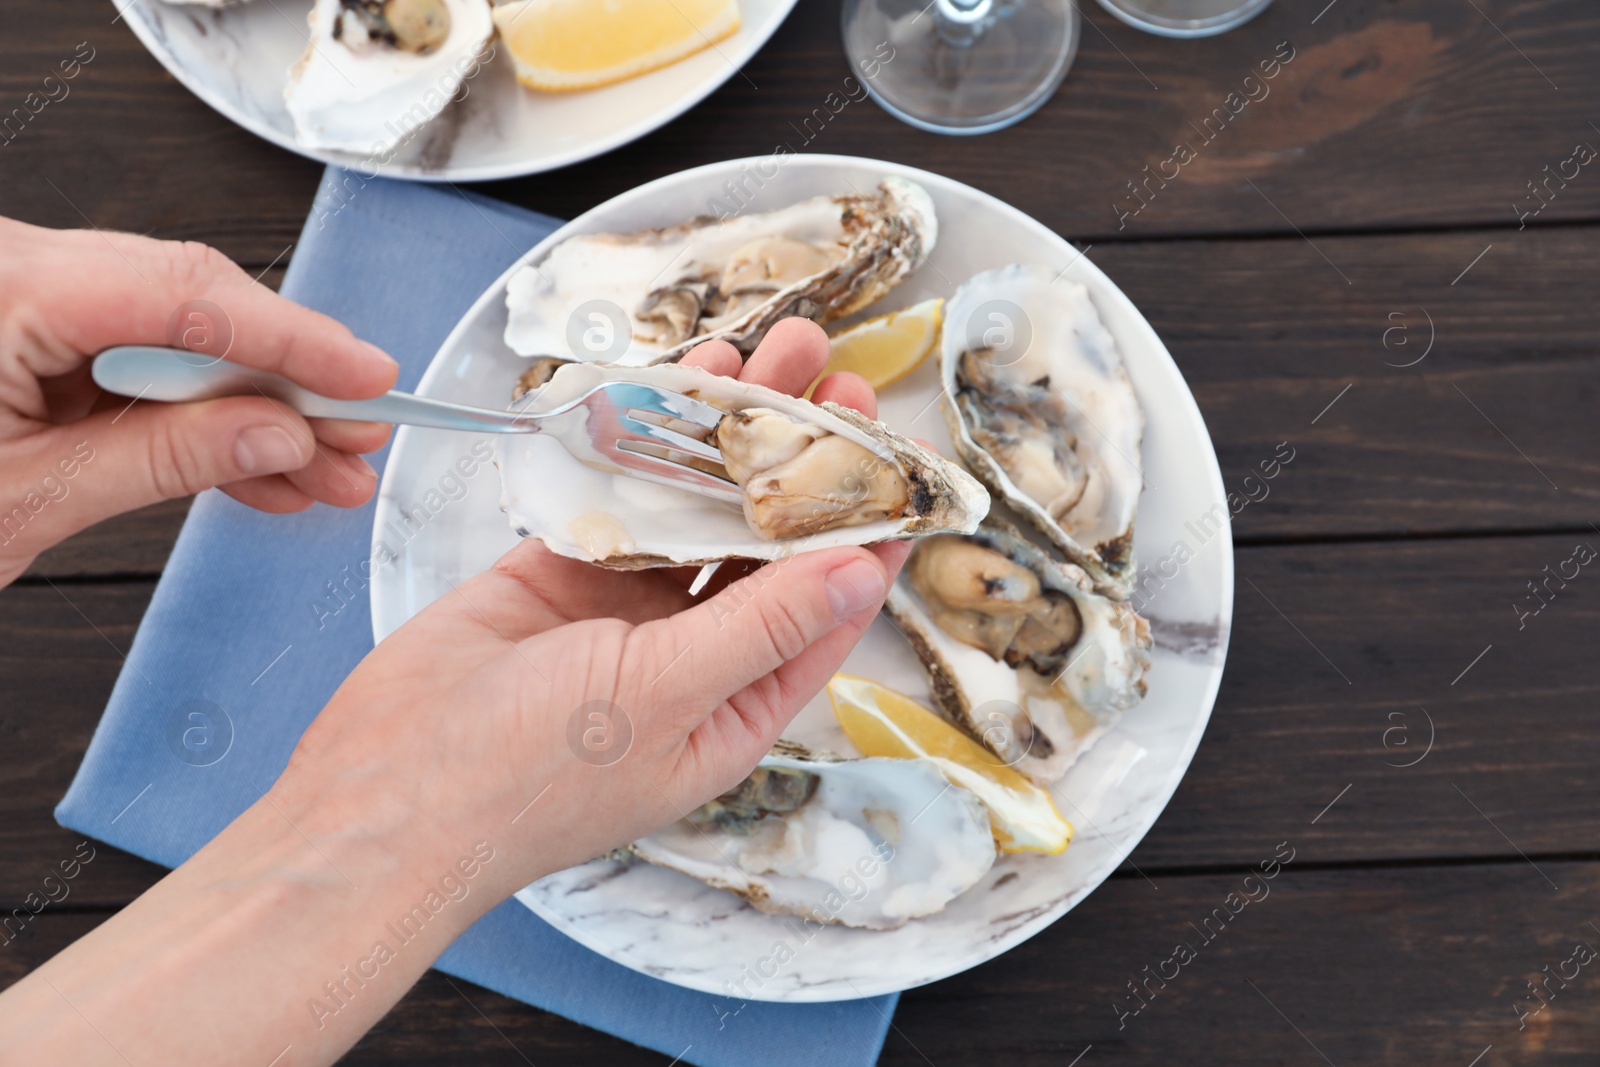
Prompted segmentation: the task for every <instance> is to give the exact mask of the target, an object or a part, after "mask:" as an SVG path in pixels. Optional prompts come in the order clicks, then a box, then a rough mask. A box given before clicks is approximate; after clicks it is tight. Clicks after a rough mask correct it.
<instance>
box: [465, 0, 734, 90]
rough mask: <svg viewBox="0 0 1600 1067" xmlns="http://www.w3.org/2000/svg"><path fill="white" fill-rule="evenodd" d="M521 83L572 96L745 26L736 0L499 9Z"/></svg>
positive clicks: (585, 2) (573, 2) (636, 0)
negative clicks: (575, 91)
mask: <svg viewBox="0 0 1600 1067" xmlns="http://www.w3.org/2000/svg"><path fill="white" fill-rule="evenodd" d="M494 24H495V25H496V26H497V27H499V29H500V36H501V38H502V39H503V40H504V41H505V46H506V50H507V51H509V52H510V53H511V60H512V63H513V65H514V66H515V67H516V71H517V80H518V81H520V82H521V83H522V84H523V85H526V86H527V87H528V88H530V89H542V90H545V91H547V92H568V91H571V90H574V89H593V88H595V87H596V86H600V85H610V84H611V83H612V82H618V81H622V80H623V79H625V78H632V77H634V76H635V75H638V74H643V73H645V72H646V71H650V70H655V69H656V68H657V67H664V66H666V65H667V64H669V63H676V62H677V61H678V60H680V59H682V58H684V57H685V56H688V55H692V54H693V53H695V52H698V51H700V50H701V49H702V48H709V47H710V46H711V45H713V44H716V43H717V42H718V41H720V40H722V39H723V38H725V37H727V36H729V35H730V34H732V33H733V32H734V31H735V30H737V29H738V28H739V4H738V0H514V2H513V3H509V4H501V5H499V6H497V7H496V8H495V9H494Z"/></svg>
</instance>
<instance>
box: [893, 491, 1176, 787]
mask: <svg viewBox="0 0 1600 1067" xmlns="http://www.w3.org/2000/svg"><path fill="white" fill-rule="evenodd" d="M885 610H887V611H888V613H889V615H890V617H891V618H893V619H894V620H895V622H896V623H897V624H898V625H899V627H900V629H901V632H902V633H904V634H905V635H906V638H907V639H908V640H909V641H910V642H911V645H912V647H913V648H914V649H916V652H917V654H918V656H920V657H921V659H922V661H923V663H924V664H925V665H926V666H927V668H928V671H929V675H930V677H931V681H932V690H933V696H934V700H935V702H936V703H937V704H938V705H939V709H940V710H941V711H942V712H943V713H944V714H945V715H946V716H947V717H948V718H949V719H950V720H951V721H952V722H954V723H955V724H956V725H958V726H961V727H963V728H965V729H966V730H968V731H969V732H970V733H972V734H973V736H975V737H977V738H978V739H979V740H981V741H982V742H983V743H984V744H985V745H987V746H988V747H989V748H990V749H991V750H992V751H994V752H995V753H996V754H997V755H998V756H999V757H1000V758H1001V759H1002V760H1003V761H1004V762H1005V763H1007V764H1009V765H1011V766H1014V767H1016V768H1017V770H1019V771H1022V772H1023V773H1024V774H1027V775H1029V776H1030V777H1032V778H1033V779H1035V780H1036V781H1039V782H1043V783H1049V782H1052V781H1055V780H1056V779H1058V778H1060V777H1061V775H1062V774H1064V773H1065V772H1066V770H1067V768H1068V767H1070V766H1071V765H1072V764H1073V763H1074V762H1075V761H1076V760H1077V759H1078V757H1079V756H1081V755H1082V754H1083V753H1084V752H1086V751H1087V750H1088V749H1089V747H1090V746H1091V745H1093V744H1094V743H1095V741H1097V740H1098V739H1099V738H1100V737H1101V735H1103V734H1104V733H1105V732H1106V731H1107V730H1109V729H1111V727H1112V726H1114V725H1115V724H1116V721H1117V719H1118V718H1120V717H1121V714H1122V712H1123V711H1124V710H1126V709H1127V708H1130V707H1132V706H1133V705H1135V704H1137V703H1138V702H1139V701H1140V700H1141V699H1142V698H1143V697H1144V694H1145V680H1144V676H1145V672H1146V671H1147V670H1148V669H1149V667H1150V652H1149V650H1150V643H1151V641H1150V627H1149V624H1148V623H1146V622H1145V620H1144V619H1142V618H1140V617H1139V616H1138V615H1137V614H1135V613H1134V611H1133V609H1132V608H1130V607H1128V606H1127V605H1126V604H1122V603H1118V602H1116V601H1113V600H1110V599H1108V598H1106V597H1104V596H1101V595H1100V594H1098V593H1096V592H1094V590H1093V583H1092V582H1091V581H1090V579H1089V576H1088V575H1087V574H1085V573H1084V571H1083V570H1082V569H1080V568H1078V567H1076V566H1074V565H1072V564H1070V563H1068V564H1063V563H1059V562H1057V561H1056V560H1054V559H1052V558H1051V557H1050V556H1049V554H1048V553H1046V552H1045V551H1044V550H1043V549H1041V548H1039V547H1038V546H1037V545H1035V544H1033V543H1032V542H1031V541H1029V540H1027V539H1026V538H1024V537H1023V536H1022V534H1021V533H1020V532H1019V531H1018V530H1017V529H1016V528H1015V527H1011V526H1009V525H1007V524H1005V523H1003V522H1001V521H999V520H997V519H993V518H991V519H989V520H987V521H986V522H985V523H984V524H983V525H982V526H981V527H979V529H978V530H977V532H976V533H974V534H971V535H969V536H957V535H944V536H939V537H932V538H929V539H927V540H925V541H921V542H919V543H918V544H917V546H916V547H915V548H913V549H912V552H911V558H910V559H909V560H908V561H907V562H906V567H905V570H904V571H902V572H901V575H900V578H899V580H898V581H896V582H895V585H894V588H892V589H891V590H890V591H889V599H888V603H887V605H886V609H885Z"/></svg>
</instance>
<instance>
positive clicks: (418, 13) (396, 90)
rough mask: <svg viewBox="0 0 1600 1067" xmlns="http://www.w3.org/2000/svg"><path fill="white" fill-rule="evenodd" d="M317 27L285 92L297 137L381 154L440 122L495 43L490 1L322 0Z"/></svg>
mask: <svg viewBox="0 0 1600 1067" xmlns="http://www.w3.org/2000/svg"><path fill="white" fill-rule="evenodd" d="M310 21H311V30H310V36H309V39H308V44H307V45H306V51H305V54H304V55H302V56H301V57H300V59H299V61H298V62H296V63H295V65H294V66H293V67H292V68H291V69H290V71H289V81H288V84H287V85H286V86H285V87H284V90H283V96H284V102H285V104H287V105H288V109H289V115H290V117H291V118H293V119H294V136H295V140H296V141H297V142H299V143H300V144H302V145H304V146H305V147H307V148H330V149H337V150H339V151H345V152H360V153H367V154H370V155H373V156H383V155H385V154H386V153H389V152H391V151H392V150H393V149H394V148H395V147H396V146H398V145H399V144H401V143H402V142H403V141H406V140H407V139H409V138H410V137H411V136H412V135H413V134H414V133H415V132H416V131H417V129H419V128H420V127H421V126H423V125H424V124H426V123H428V122H431V121H433V119H434V118H436V117H437V116H438V114H439V113H440V112H441V111H443V110H444V108H445V105H446V104H448V103H449V102H450V100H451V98H452V97H454V96H455V95H456V93H457V92H459V91H460V89H461V85H462V83H463V82H464V81H465V80H466V79H467V78H470V77H471V76H472V75H473V74H474V73H475V68H476V67H477V65H478V63H479V62H480V61H481V60H482V57H483V53H484V51H485V49H486V48H488V46H489V41H490V39H491V38H492V37H493V36H494V19H493V16H492V14H491V9H490V5H489V2H488V0H316V6H315V7H313V8H312V9H311V14H310ZM385 162H386V160H385Z"/></svg>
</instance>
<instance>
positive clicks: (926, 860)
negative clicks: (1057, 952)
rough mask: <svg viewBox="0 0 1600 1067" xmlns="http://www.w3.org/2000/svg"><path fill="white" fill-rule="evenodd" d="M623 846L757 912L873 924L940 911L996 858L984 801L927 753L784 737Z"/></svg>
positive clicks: (891, 924) (879, 926)
mask: <svg viewBox="0 0 1600 1067" xmlns="http://www.w3.org/2000/svg"><path fill="white" fill-rule="evenodd" d="M632 851H633V853H634V854H635V855H637V856H640V857H641V858H643V859H646V860H648V861H650V862H651V863H654V864H658V865H660V866H663V867H670V868H672V869H673V870H677V871H682V872H683V873H684V874H687V875H690V876H691V877H694V878H698V879H699V880H700V881H702V882H705V883H707V884H708V885H713V886H716V887H718V888H720V889H729V890H732V891H733V892H735V893H738V894H739V895H740V896H742V897H744V898H745V899H746V900H748V901H749V902H750V903H751V904H752V905H754V906H755V907H757V908H759V909H761V910H762V911H768V912H774V913H777V914H788V915H799V916H802V917H804V918H806V919H810V920H812V921H815V922H819V923H840V924H843V925H846V926H859V927H867V928H869V929H874V930H889V929H893V928H895V927H898V926H902V925H904V924H905V923H906V922H907V921H908V920H910V919H916V918H920V917H922V916H925V915H932V914H934V913H935V912H939V911H942V910H944V907H945V905H946V904H948V903H949V902H950V901H951V900H954V899H955V898H956V897H957V896H960V895H961V894H962V893H964V892H965V891H966V890H968V889H970V888H971V887H972V886H973V885H974V884H976V883H977V881H978V879H980V878H982V877H983V875H984V874H985V873H986V872H987V871H988V870H989V868H990V867H991V866H992V865H993V864H994V859H995V844H994V836H993V834H992V833H991V831H990V828H989V814H988V809H986V808H985V807H984V806H983V804H982V802H981V801H979V800H978V798H977V797H976V796H974V795H973V794H972V793H971V792H969V791H967V790H966V789H962V788H960V787H959V786H953V785H950V784H949V783H948V782H946V781H945V779H944V776H943V775H942V774H941V773H940V771H939V769H938V767H937V766H935V765H934V764H933V763H931V762H929V761H927V760H920V759H881V758H880V759H858V760H845V759H840V758H839V757H837V756H832V755H829V754H827V753H821V752H812V751H808V750H807V749H805V748H802V747H801V746H799V745H795V744H792V743H789V742H783V741H780V742H779V743H778V744H777V745H776V746H774V747H773V749H772V751H771V752H770V753H769V754H768V755H767V756H766V757H765V758H764V759H762V761H761V764H760V765H759V766H758V767H757V768H756V770H755V772H754V773H753V774H752V775H751V776H750V777H749V778H747V779H746V780H745V781H744V782H743V783H741V784H740V785H739V786H738V787H737V788H735V789H734V790H732V791H731V792H729V793H727V794H725V795H723V796H722V797H720V798H718V799H717V800H714V801H712V802H711V803H709V804H707V805H705V806H703V807H701V808H699V809H697V810H696V811H694V812H691V813H690V814H689V816H688V818H686V819H682V820H680V821H678V822H676V823H674V824H672V825H671V826H668V827H667V828H666V829H664V830H658V831H657V832H656V833H653V834H651V835H650V836H649V837H646V838H642V839H641V840H639V841H636V842H634V844H633V846H632Z"/></svg>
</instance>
